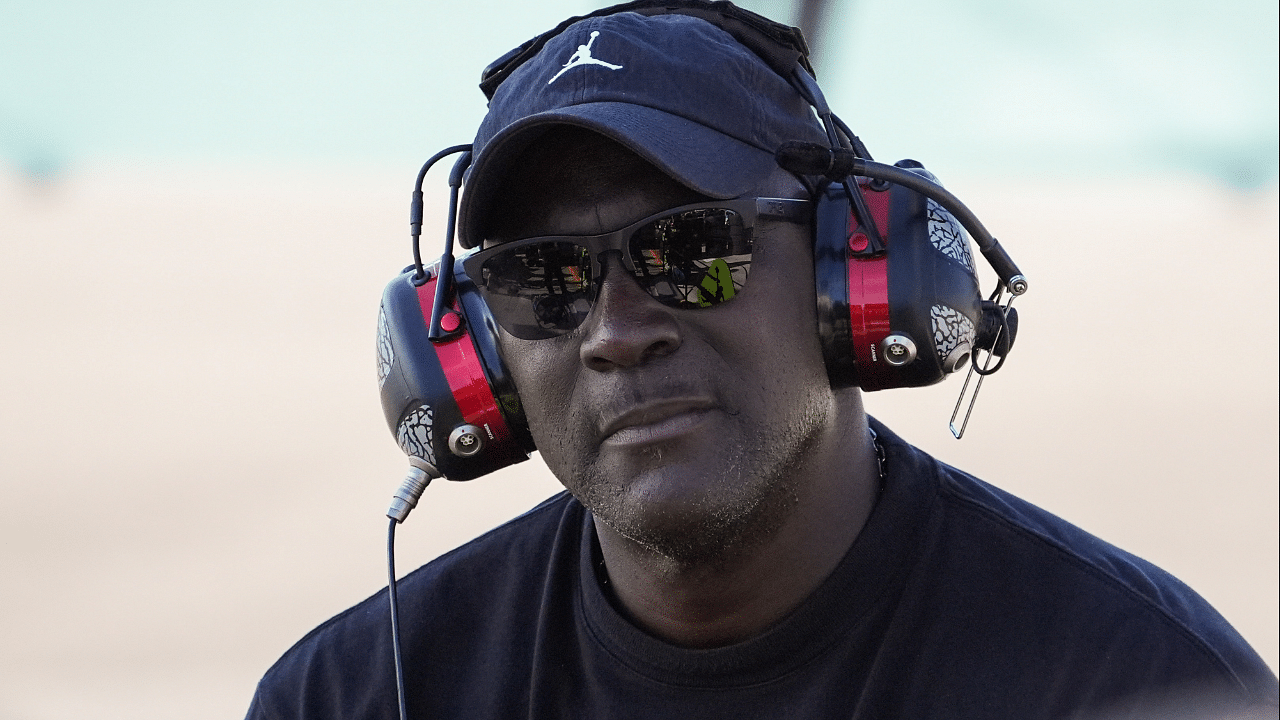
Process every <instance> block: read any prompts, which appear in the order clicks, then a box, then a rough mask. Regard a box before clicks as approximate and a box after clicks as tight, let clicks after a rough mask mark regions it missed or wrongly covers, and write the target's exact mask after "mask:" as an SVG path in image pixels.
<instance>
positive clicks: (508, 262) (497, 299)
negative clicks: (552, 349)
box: [480, 242, 591, 340]
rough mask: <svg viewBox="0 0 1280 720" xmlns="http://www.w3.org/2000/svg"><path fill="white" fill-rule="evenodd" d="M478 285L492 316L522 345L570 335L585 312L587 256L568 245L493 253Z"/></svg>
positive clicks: (588, 282)
mask: <svg viewBox="0 0 1280 720" xmlns="http://www.w3.org/2000/svg"><path fill="white" fill-rule="evenodd" d="M480 281H481V282H480V286H481V289H482V290H483V291H484V292H485V296H486V300H487V302H488V303H489V306H490V308H491V310H492V311H493V313H494V315H495V317H498V318H499V319H500V321H501V322H502V325H503V327H506V328H507V330H508V331H509V332H510V333H511V334H512V335H515V336H516V337H520V338H524V339H526V340H541V339H544V338H549V337H555V336H557V335H563V334H564V333H566V332H570V331H572V330H573V329H574V328H576V327H578V326H579V325H581V324H582V321H583V320H585V319H586V317H587V313H588V312H590V311H591V301H590V297H591V257H590V253H589V252H588V251H587V249H586V248H584V247H582V246H581V245H577V244H575V243H572V242H546V243H537V244H533V245H521V246H518V247H514V248H512V249H510V250H506V251H503V252H499V253H497V254H495V255H494V256H493V257H491V258H489V259H488V260H486V261H485V263H484V266H483V268H482V269H481V277H480Z"/></svg>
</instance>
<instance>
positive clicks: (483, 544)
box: [249, 493, 582, 718]
mask: <svg viewBox="0 0 1280 720" xmlns="http://www.w3.org/2000/svg"><path fill="white" fill-rule="evenodd" d="M581 524H582V508H581V506H580V505H578V503H577V501H575V500H573V499H572V498H571V497H570V496H569V495H568V494H567V493H561V494H559V495H556V496H555V497H552V498H550V499H548V500H547V501H545V502H543V503H541V504H540V505H538V506H537V507H535V508H533V509H532V510H530V511H528V512H527V513H525V514H523V515H521V516H520V517H518V518H515V519H513V520H511V521H510V522H507V523H505V524H503V525H501V526H499V527H497V528H495V529H493V530H491V531H489V532H487V533H485V534H484V535H482V536H480V537H478V538H476V539H475V540H472V541H471V542H468V543H466V544H465V545H462V546H460V547H458V548H456V549H454V550H452V551H450V552H448V553H445V554H444V555H441V556H440V557H438V558H436V559H435V560H432V561H431V562H429V563H427V564H426V565H423V566H422V567H420V568H418V569H416V570H414V571H413V572H411V573H409V574H407V575H405V576H404V577H403V578H401V579H400V580H399V581H398V582H397V583H396V588H397V598H398V604H399V613H398V616H399V622H400V628H401V639H402V645H403V646H404V650H405V653H406V658H405V666H406V668H408V667H410V663H411V661H412V660H413V658H412V657H410V656H411V655H412V654H413V653H416V652H419V649H422V648H430V650H431V651H432V652H437V653H440V654H441V656H446V657H452V658H460V657H462V655H461V654H459V651H458V649H457V648H456V647H454V646H455V645H458V644H462V643H465V642H466V641H467V640H468V639H469V640H471V641H474V640H475V639H476V638H483V637H484V636H485V633H486V628H493V627H496V626H498V624H497V623H494V622H493V620H494V617H493V614H494V612H498V613H502V614H508V615H519V614H521V613H525V614H528V615H533V614H536V612H537V610H536V608H532V607H531V602H530V598H536V596H537V595H536V592H534V591H535V590H536V587H537V586H538V584H540V583H541V582H542V581H543V580H542V578H544V577H545V576H546V574H547V573H548V572H549V571H550V570H549V568H551V567H552V566H553V565H554V564H555V563H554V561H553V560H552V559H551V558H552V556H553V555H554V553H556V552H564V551H565V550H566V549H567V547H566V545H567V544H571V545H573V547H572V553H571V554H572V556H573V557H574V558H576V552H577V545H576V537H577V531H578V529H579V528H580V527H581ZM564 534H568V535H571V536H573V537H572V538H565V537H561V536H562V535H564ZM565 562H571V561H569V560H566V561H565ZM562 564H563V563H562ZM390 622H391V619H390V609H389V601H388V597H387V589H386V588H383V589H381V590H379V591H378V592H377V593H375V594H374V595H372V596H370V597H369V598H367V599H365V600H364V601H363V602H361V603H359V604H357V605H355V606H353V607H351V608H348V609H347V610H345V611H343V612H342V613H339V614H338V615H336V616H334V617H332V618H330V619H329V620H327V621H326V622H324V623H323V624H321V625H320V626H318V627H316V628H315V629H314V630H312V631H311V632H310V633H308V634H307V635H306V636H305V637H303V638H302V639H301V640H299V641H298V642H297V643H295V644H294V646H293V647H292V648H290V649H289V650H288V651H287V652H286V653H285V654H284V655H283V656H282V657H281V658H280V659H279V660H278V661H276V663H275V664H274V665H272V667H271V668H270V669H269V670H268V671H267V672H266V674H265V675H264V676H263V678H262V680H261V681H260V682H259V683H258V689H257V693H256V694H255V697H254V701H253V706H252V709H251V710H250V715H249V716H250V717H251V718H326V717H334V718H338V717H371V718H377V717H387V718H393V717H396V715H397V712H398V711H397V709H396V699H395V698H396V689H395V677H394V666H393V663H392V658H393V650H392V647H391V635H390ZM502 625H503V626H505V627H510V624H509V623H508V622H503V623H502ZM471 654H474V652H472V653H471ZM416 664H420V663H416Z"/></svg>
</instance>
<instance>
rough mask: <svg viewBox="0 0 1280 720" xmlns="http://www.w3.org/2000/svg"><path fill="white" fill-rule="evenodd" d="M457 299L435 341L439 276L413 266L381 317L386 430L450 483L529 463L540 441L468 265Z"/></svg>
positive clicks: (389, 291)
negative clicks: (417, 278)
mask: <svg viewBox="0 0 1280 720" xmlns="http://www.w3.org/2000/svg"><path fill="white" fill-rule="evenodd" d="M457 267H458V268H459V269H458V270H457V272H456V274H455V285H454V287H455V288H456V289H457V298H456V300H455V302H454V303H453V307H452V312H451V313H448V314H447V316H446V318H445V321H444V322H443V323H442V325H445V327H446V329H450V328H451V327H452V328H454V329H453V332H452V333H451V334H450V336H449V337H448V338H447V339H446V340H444V341H442V342H437V343H433V342H431V340H430V339H428V337H427V336H428V332H429V328H428V324H429V322H430V317H431V305H432V302H433V299H434V295H435V283H436V280H435V274H436V271H437V270H438V266H436V267H433V268H431V278H432V279H430V280H428V281H427V282H426V283H423V284H422V285H415V284H414V273H413V272H412V271H411V270H412V269H409V270H407V271H406V272H404V273H403V274H401V275H400V276H398V277H396V278H395V279H393V280H392V281H391V282H390V283H388V284H387V287H386V290H384V291H383V295H382V306H381V308H380V309H379V313H378V343H377V348H378V384H379V386H380V389H381V397H382V410H383V413H384V415H385V417H386V420H387V426H388V428H390V430H391V433H392V434H393V435H394V436H395V437H396V441H397V442H398V443H399V444H400V447H401V449H402V450H404V452H405V453H406V454H408V455H410V456H412V457H418V458H421V459H422V460H425V461H426V462H428V463H430V464H431V465H433V466H435V468H436V469H437V470H439V471H440V472H441V473H442V474H443V475H444V477H446V478H448V479H450V480H470V479H472V478H476V477H479V476H481V475H485V474H488V473H491V472H493V471H495V470H498V469H500V468H503V467H506V466H507V465H511V464H513V463H517V462H520V461H522V460H526V459H528V457H529V453H530V452H532V451H533V449H534V446H533V439H532V438H531V437H530V435H529V429H528V423H527V421H526V420H525V418H524V411H523V410H522V408H521V406H520V398H519V396H518V395H517V394H516V392H515V386H514V384H513V383H512V382H511V379H510V375H509V373H508V372H507V370H506V366H505V364H504V363H503V362H502V358H501V355H500V354H499V352H498V345H497V329H496V328H497V326H496V324H495V323H494V321H493V318H492V316H491V315H490V314H489V311H488V309H487V308H486V307H485V305H484V303H483V301H481V300H480V298H479V296H478V294H477V293H476V291H475V287H474V286H473V285H472V284H471V283H470V280H469V279H468V278H467V277H466V275H465V273H463V272H462V271H461V269H460V268H461V266H460V265H459V266H457Z"/></svg>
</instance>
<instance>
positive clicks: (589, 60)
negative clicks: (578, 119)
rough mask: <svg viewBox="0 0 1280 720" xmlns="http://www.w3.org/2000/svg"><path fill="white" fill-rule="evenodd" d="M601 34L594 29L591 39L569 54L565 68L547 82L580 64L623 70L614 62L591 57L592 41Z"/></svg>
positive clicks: (554, 79)
mask: <svg viewBox="0 0 1280 720" xmlns="http://www.w3.org/2000/svg"><path fill="white" fill-rule="evenodd" d="M599 34H600V31H599V30H593V31H592V32H591V39H590V40H588V41H587V44H586V45H579V46H578V49H577V50H576V51H575V52H574V53H573V54H572V55H570V56H569V62H567V63H565V64H564V68H562V69H561V70H560V72H558V73H556V74H555V77H553V78H551V79H550V80H548V81H547V84H548V85H550V84H551V83H553V82H555V81H556V78H558V77H560V76H561V75H563V74H565V73H567V72H569V71H570V70H572V69H573V68H576V67H578V66H579V65H602V66H604V67H607V68H609V69H610V70H621V69H622V66H621V65H614V64H613V63H607V62H605V61H603V60H597V59H595V58H593V57H591V43H593V42H595V41H596V36H597V35H599Z"/></svg>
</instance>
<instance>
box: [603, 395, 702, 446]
mask: <svg viewBox="0 0 1280 720" xmlns="http://www.w3.org/2000/svg"><path fill="white" fill-rule="evenodd" d="M714 409H715V405H714V403H712V402H711V401H709V400H697V399H680V400H662V401H659V402H655V403H648V404H645V405H641V406H640V407H636V408H633V409H631V410H628V411H626V412H624V413H622V414H621V415H619V416H618V417H616V418H615V419H613V420H612V421H610V422H609V423H607V424H606V425H605V426H604V430H603V432H602V440H601V444H604V445H619V446H620V445H647V444H651V443H657V442H663V441H667V440H673V439H675V438H677V437H679V436H681V435H684V434H686V433H689V432H691V431H693V430H695V429H696V428H697V427H698V426H699V425H701V424H702V423H703V421H704V420H706V419H707V416H708V415H710V414H711V412H712V411H713V410H714Z"/></svg>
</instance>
